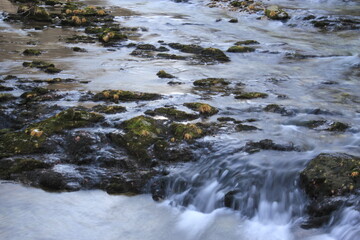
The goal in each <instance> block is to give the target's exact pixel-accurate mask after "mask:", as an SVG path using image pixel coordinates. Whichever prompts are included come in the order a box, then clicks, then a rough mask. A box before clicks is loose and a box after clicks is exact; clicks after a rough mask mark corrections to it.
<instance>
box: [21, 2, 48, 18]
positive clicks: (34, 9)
mask: <svg viewBox="0 0 360 240" xmlns="http://www.w3.org/2000/svg"><path fill="white" fill-rule="evenodd" d="M17 13H18V14H20V16H21V17H23V18H26V19H31V20H35V21H40V22H50V21H51V17H50V14H49V13H48V12H47V11H46V9H45V8H43V7H38V6H36V5H33V6H30V5H20V6H19V8H18V11H17Z"/></svg>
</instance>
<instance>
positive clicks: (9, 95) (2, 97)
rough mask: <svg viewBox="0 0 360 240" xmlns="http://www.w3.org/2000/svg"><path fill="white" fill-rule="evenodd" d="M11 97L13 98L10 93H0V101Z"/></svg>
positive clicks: (8, 99) (5, 100)
mask: <svg viewBox="0 0 360 240" xmlns="http://www.w3.org/2000/svg"><path fill="white" fill-rule="evenodd" d="M12 99H15V97H14V95H12V94H10V93H0V103H2V102H7V101H10V100H12Z"/></svg>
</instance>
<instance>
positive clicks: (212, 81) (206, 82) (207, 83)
mask: <svg viewBox="0 0 360 240" xmlns="http://www.w3.org/2000/svg"><path fill="white" fill-rule="evenodd" d="M193 84H194V85H195V86H199V87H214V86H227V85H229V84H230V82H228V81H226V80H225V79H224V78H204V79H200V80H196V81H195V82H194V83H193Z"/></svg>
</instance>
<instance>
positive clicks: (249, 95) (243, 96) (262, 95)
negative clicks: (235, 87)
mask: <svg viewBox="0 0 360 240" xmlns="http://www.w3.org/2000/svg"><path fill="white" fill-rule="evenodd" d="M267 97H268V94H266V93H261V92H245V93H240V94H237V95H236V96H235V99H254V98H267Z"/></svg>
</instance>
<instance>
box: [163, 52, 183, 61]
mask: <svg viewBox="0 0 360 240" xmlns="http://www.w3.org/2000/svg"><path fill="white" fill-rule="evenodd" d="M156 57H158V58H163V59H172V60H186V59H187V57H185V56H179V55H176V54H168V53H159V54H157V55H156Z"/></svg>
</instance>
